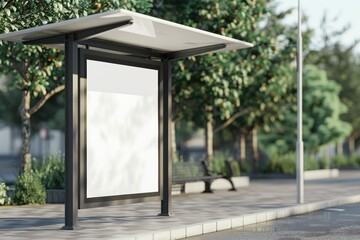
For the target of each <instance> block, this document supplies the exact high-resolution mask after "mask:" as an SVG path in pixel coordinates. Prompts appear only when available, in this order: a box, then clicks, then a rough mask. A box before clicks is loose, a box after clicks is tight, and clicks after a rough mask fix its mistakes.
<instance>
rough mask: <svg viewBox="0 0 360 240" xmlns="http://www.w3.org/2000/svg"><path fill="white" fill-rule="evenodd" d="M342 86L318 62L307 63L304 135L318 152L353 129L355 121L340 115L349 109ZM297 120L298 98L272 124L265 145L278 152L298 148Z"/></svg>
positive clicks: (308, 147)
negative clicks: (342, 99) (352, 123)
mask: <svg viewBox="0 0 360 240" xmlns="http://www.w3.org/2000/svg"><path fill="white" fill-rule="evenodd" d="M294 82H295V81H294ZM340 90H341V87H340V85H339V84H337V83H336V82H335V81H333V80H328V78H327V76H326V72H325V71H323V70H321V69H319V68H318V67H316V66H314V65H306V66H305V68H304V77H303V92H304V98H303V139H304V148H305V151H306V152H308V153H316V152H317V151H318V150H319V148H320V147H322V146H324V145H327V144H330V143H336V142H337V141H340V140H343V139H345V137H346V136H347V135H348V134H349V133H350V132H351V125H350V124H348V123H347V122H345V121H343V120H341V118H340V116H341V114H343V113H345V112H346V111H347V108H346V106H345V105H344V103H342V102H341V100H340V97H339V94H340ZM296 123H297V118H296V105H295V102H294V103H293V104H292V105H290V106H288V107H286V111H285V117H284V118H282V120H281V121H277V122H275V123H274V124H273V125H272V126H271V133H268V134H266V135H265V136H263V141H262V142H263V145H265V146H271V147H275V149H276V150H275V149H273V150H275V151H276V152H277V153H278V154H284V153H289V152H292V151H294V147H295V141H296ZM269 151H270V150H269ZM270 152H272V151H270Z"/></svg>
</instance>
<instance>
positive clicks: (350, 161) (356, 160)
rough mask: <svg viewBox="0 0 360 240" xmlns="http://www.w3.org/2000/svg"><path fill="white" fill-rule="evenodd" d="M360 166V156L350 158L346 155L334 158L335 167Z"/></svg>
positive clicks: (355, 155) (333, 164) (354, 155)
mask: <svg viewBox="0 0 360 240" xmlns="http://www.w3.org/2000/svg"><path fill="white" fill-rule="evenodd" d="M359 165H360V156H359V155H357V154H353V155H352V156H350V157H347V156H345V155H335V156H334V157H333V158H332V166H333V167H339V168H342V167H356V166H359Z"/></svg>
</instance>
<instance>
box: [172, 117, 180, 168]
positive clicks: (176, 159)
mask: <svg viewBox="0 0 360 240" xmlns="http://www.w3.org/2000/svg"><path fill="white" fill-rule="evenodd" d="M170 124H171V159H172V161H173V162H176V161H179V160H180V159H178V158H177V155H176V128H175V121H173V120H171V123H170Z"/></svg>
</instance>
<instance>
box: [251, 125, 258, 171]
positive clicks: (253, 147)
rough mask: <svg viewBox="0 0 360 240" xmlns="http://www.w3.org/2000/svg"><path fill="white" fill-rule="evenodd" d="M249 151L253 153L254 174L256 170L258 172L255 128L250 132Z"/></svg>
mask: <svg viewBox="0 0 360 240" xmlns="http://www.w3.org/2000/svg"><path fill="white" fill-rule="evenodd" d="M251 150H252V152H253V166H254V172H258V170H259V151H258V142H257V130H256V128H254V129H253V130H252V131H251Z"/></svg>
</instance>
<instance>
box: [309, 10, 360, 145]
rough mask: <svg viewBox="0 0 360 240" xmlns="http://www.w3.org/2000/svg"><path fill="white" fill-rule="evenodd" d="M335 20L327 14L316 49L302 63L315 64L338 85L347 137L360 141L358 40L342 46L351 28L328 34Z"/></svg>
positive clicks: (324, 17)
mask: <svg viewBox="0 0 360 240" xmlns="http://www.w3.org/2000/svg"><path fill="white" fill-rule="evenodd" d="M336 20H337V18H335V19H331V20H329V19H328V17H327V15H326V13H325V14H324V16H323V19H322V23H321V30H322V31H321V41H320V43H319V44H318V46H317V49H313V50H311V51H310V52H309V54H308V55H307V56H306V58H305V61H306V62H307V63H309V64H315V65H317V66H319V67H320V68H321V69H323V70H325V71H326V73H327V75H328V77H329V78H330V79H334V80H336V82H337V83H339V84H340V85H341V91H340V98H341V100H342V102H343V103H344V104H345V105H346V106H347V108H348V109H349V111H347V112H346V113H344V114H343V115H342V116H341V118H342V119H343V120H345V121H347V122H349V123H351V125H352V127H353V130H352V133H351V136H350V137H353V138H359V137H360V118H359V114H360V105H359V104H358V97H359V96H360V85H359V79H360V58H359V56H358V55H357V54H356V52H355V47H356V46H357V45H358V44H359V42H360V39H354V41H353V43H352V44H350V45H344V44H343V43H342V42H341V40H342V36H343V35H344V34H345V33H346V32H347V31H348V30H349V29H350V27H351V25H350V24H348V25H345V26H343V27H342V28H336V29H334V30H330V29H331V28H329V26H330V25H333V24H334V22H335V21H336Z"/></svg>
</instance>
